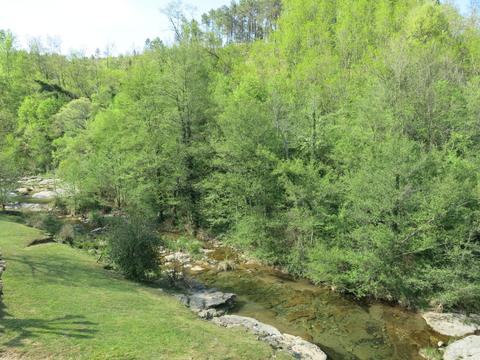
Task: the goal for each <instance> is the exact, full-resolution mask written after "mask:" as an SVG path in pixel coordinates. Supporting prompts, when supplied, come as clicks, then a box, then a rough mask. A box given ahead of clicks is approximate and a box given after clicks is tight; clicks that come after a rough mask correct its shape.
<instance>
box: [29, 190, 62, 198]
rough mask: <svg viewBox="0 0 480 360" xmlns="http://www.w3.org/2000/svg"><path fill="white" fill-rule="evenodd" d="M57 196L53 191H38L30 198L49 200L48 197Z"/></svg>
mask: <svg viewBox="0 0 480 360" xmlns="http://www.w3.org/2000/svg"><path fill="white" fill-rule="evenodd" d="M56 196H57V193H56V192H55V191H48V190H46V191H40V192H38V193H36V194H33V195H32V198H34V199H43V200H49V199H54V198H55V197H56Z"/></svg>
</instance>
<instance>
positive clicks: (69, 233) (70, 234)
mask: <svg viewBox="0 0 480 360" xmlns="http://www.w3.org/2000/svg"><path fill="white" fill-rule="evenodd" d="M74 238H75V229H74V228H73V226H72V225H71V224H65V225H63V226H62V228H61V229H60V231H59V232H58V234H57V236H56V239H57V240H58V241H59V242H62V243H68V244H73V239H74Z"/></svg>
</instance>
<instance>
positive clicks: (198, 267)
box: [187, 264, 205, 272]
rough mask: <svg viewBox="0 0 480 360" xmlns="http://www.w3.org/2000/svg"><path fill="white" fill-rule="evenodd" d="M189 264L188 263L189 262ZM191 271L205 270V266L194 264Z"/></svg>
mask: <svg viewBox="0 0 480 360" xmlns="http://www.w3.org/2000/svg"><path fill="white" fill-rule="evenodd" d="M187 265H188V264H187ZM190 271H192V272H201V271H205V269H204V268H203V267H201V266H199V265H195V266H193V267H192V268H191V269H190Z"/></svg>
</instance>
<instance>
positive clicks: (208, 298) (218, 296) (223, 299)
mask: <svg viewBox="0 0 480 360" xmlns="http://www.w3.org/2000/svg"><path fill="white" fill-rule="evenodd" d="M185 296H186V298H187V299H186V301H184V302H185V303H186V305H188V306H189V307H190V308H191V309H192V310H198V311H200V310H207V309H214V308H230V307H232V306H233V304H234V302H235V294H232V293H223V292H221V291H215V290H200V291H197V292H194V293H193V294H191V295H185Z"/></svg>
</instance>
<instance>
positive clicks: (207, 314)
mask: <svg viewBox="0 0 480 360" xmlns="http://www.w3.org/2000/svg"><path fill="white" fill-rule="evenodd" d="M197 315H198V316H199V317H200V318H202V319H205V320H212V319H213V318H216V317H218V316H222V315H225V310H222V309H207V310H200V311H199V312H197Z"/></svg>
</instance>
